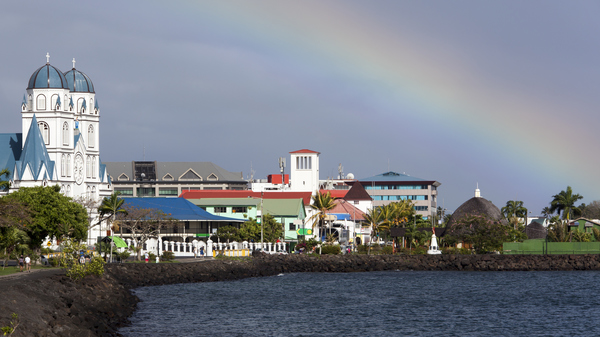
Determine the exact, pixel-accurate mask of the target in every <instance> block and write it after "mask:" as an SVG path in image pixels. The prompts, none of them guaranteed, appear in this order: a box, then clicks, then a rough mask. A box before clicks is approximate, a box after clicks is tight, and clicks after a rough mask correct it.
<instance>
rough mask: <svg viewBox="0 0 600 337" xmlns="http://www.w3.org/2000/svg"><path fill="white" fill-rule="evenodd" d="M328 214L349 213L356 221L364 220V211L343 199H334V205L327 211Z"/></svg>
mask: <svg viewBox="0 0 600 337" xmlns="http://www.w3.org/2000/svg"><path fill="white" fill-rule="evenodd" d="M326 213H329V214H349V215H350V218H351V219H353V220H356V221H362V220H365V213H364V212H363V211H361V210H360V209H358V208H356V207H354V205H352V204H351V203H349V202H348V201H346V200H344V199H337V200H335V206H334V207H333V208H332V209H330V210H329V211H327V212H326Z"/></svg>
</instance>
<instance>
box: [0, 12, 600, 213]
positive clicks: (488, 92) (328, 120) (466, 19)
mask: <svg viewBox="0 0 600 337" xmlns="http://www.w3.org/2000/svg"><path fill="white" fill-rule="evenodd" d="M599 14H600V3H598V2H595V1H577V2H566V1H541V0H537V1H536V0H533V1H496V2H492V1H474V0H473V1H470V0H462V1H447V0H439V1H436V0H432V1H395V0H389V1H388V0H373V1H352V0H343V1H338V0H328V1H313V0H304V1H276V0H273V1H262V0H257V1H182V0H171V1H152V0H144V1H140V0H133V1H112V0H108V1H102V2H87V1H80V2H76V3H72V2H69V1H60V0H59V1H52V2H49V1H41V0H33V1H25V2H24V1H2V2H0V41H1V42H2V51H1V52H0V70H1V73H0V111H1V113H2V123H0V132H2V133H5V132H19V131H20V130H21V118H20V104H21V101H22V98H23V94H24V93H25V89H26V87H27V83H28V80H29V77H30V76H31V74H32V73H33V72H34V71H35V70H36V69H37V68H39V67H41V66H43V65H44V64H45V62H46V53H49V54H50V63H51V64H52V65H53V66H55V67H57V68H58V69H60V70H62V71H63V72H66V71H68V70H70V69H71V68H72V62H71V60H72V59H73V58H75V60H76V68H77V69H78V70H80V71H82V72H84V73H86V74H87V75H88V76H89V77H90V78H91V79H92V81H93V83H94V87H95V89H96V99H97V101H98V103H99V105H100V116H101V119H100V120H101V127H100V150H101V159H102V161H104V162H112V161H133V160H151V161H209V162H213V163H215V164H217V165H219V166H221V167H223V168H224V169H226V170H228V171H232V172H242V173H243V176H244V178H248V177H250V175H251V174H253V177H254V178H255V179H261V178H266V177H267V175H268V174H275V173H278V172H279V167H278V159H279V157H287V158H288V161H289V152H291V151H296V150H300V149H310V150H313V151H318V152H320V178H321V179H327V178H335V177H337V175H338V165H339V164H341V165H342V166H343V168H344V174H348V173H352V174H354V176H355V177H356V178H358V179H361V178H367V177H371V176H374V175H377V174H381V173H384V172H387V171H394V172H398V173H405V174H409V175H411V176H414V177H418V178H422V179H426V180H435V181H438V182H440V183H441V186H440V187H439V189H438V193H439V198H438V204H439V205H440V206H442V207H444V208H447V209H448V210H449V211H450V212H452V211H453V210H455V209H456V208H457V207H458V206H460V205H461V204H462V203H463V202H465V201H467V200H468V199H470V198H471V197H473V196H474V190H475V188H476V187H477V186H479V189H480V190H481V195H482V197H484V198H486V199H488V200H490V201H492V202H493V203H494V204H495V205H496V206H498V207H500V208H501V207H502V206H504V205H505V204H506V202H507V201H508V200H521V201H523V202H524V206H525V207H526V208H528V209H529V211H530V212H531V215H539V214H541V210H542V208H543V207H546V206H549V203H550V201H551V200H552V196H553V195H555V194H558V193H559V192H560V191H562V190H566V188H567V186H571V187H572V188H573V191H574V192H575V193H579V194H581V195H582V196H583V197H584V199H583V200H581V202H585V203H589V202H591V201H594V200H598V199H600V180H599V179H598V177H597V172H596V168H597V167H600V157H599V156H598V154H597V152H598V145H599V144H600V133H598V132H597V128H598V125H599V122H600V114H598V113H597V109H598V107H599V106H600V104H599V101H600V95H599V94H598V89H599V88H600V76H599V75H600V67H599V66H598V60H600V44H599V41H600V37H599V36H598V33H597V32H598V31H600V21H598V20H597V18H598V17H599V16H600V15H599Z"/></svg>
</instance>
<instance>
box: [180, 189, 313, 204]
mask: <svg viewBox="0 0 600 337" xmlns="http://www.w3.org/2000/svg"><path fill="white" fill-rule="evenodd" d="M262 194H263V198H264V199H302V201H303V202H304V204H305V205H309V204H310V201H311V192H263V193H262ZM179 197H181V198H185V199H203V198H260V197H261V192H254V191H251V190H245V191H234V190H195V191H194V190H193V191H185V192H183V193H181V195H180V196H179Z"/></svg>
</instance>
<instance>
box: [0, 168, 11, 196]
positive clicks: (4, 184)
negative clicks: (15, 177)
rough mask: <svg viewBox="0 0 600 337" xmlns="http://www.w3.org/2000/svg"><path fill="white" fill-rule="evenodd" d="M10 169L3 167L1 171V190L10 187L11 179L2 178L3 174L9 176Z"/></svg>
mask: <svg viewBox="0 0 600 337" xmlns="http://www.w3.org/2000/svg"><path fill="white" fill-rule="evenodd" d="M9 175H10V171H9V170H8V169H3V170H2V171H0V191H6V190H8V189H9V188H10V181H7V180H2V176H7V177H8V176H9Z"/></svg>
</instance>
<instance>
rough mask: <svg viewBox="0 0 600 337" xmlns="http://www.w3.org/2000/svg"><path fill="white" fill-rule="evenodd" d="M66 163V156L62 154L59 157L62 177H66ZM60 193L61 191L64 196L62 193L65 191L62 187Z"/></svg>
mask: <svg viewBox="0 0 600 337" xmlns="http://www.w3.org/2000/svg"><path fill="white" fill-rule="evenodd" d="M66 161H67V156H66V155H64V154H63V155H62V156H61V158H60V175H61V176H62V177H65V176H66V175H67V172H66V169H67V166H66V165H67V163H66ZM62 191H63V194H64V191H65V189H64V187H63V189H62Z"/></svg>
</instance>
